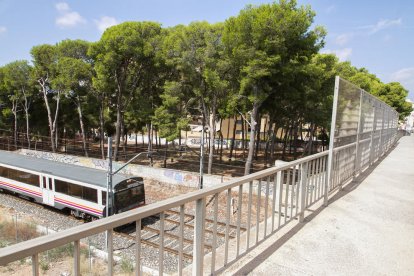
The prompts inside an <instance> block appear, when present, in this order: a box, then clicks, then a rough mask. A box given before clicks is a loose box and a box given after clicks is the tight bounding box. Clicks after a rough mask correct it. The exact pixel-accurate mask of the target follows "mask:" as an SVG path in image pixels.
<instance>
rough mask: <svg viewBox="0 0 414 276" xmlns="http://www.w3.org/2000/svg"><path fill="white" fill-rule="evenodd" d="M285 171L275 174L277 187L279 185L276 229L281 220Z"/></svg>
mask: <svg viewBox="0 0 414 276" xmlns="http://www.w3.org/2000/svg"><path fill="white" fill-rule="evenodd" d="M284 174H285V171H280V172H277V176H278V183H277V184H278V185H279V218H278V226H277V227H278V228H280V223H281V220H282V199H283V180H284V177H285V176H284Z"/></svg>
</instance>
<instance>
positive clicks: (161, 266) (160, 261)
mask: <svg viewBox="0 0 414 276" xmlns="http://www.w3.org/2000/svg"><path fill="white" fill-rule="evenodd" d="M164 217H165V214H164V212H161V213H160V240H159V247H160V252H159V254H160V255H159V256H158V257H159V259H158V271H159V274H160V275H163V274H164Z"/></svg>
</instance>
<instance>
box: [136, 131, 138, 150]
mask: <svg viewBox="0 0 414 276" xmlns="http://www.w3.org/2000/svg"><path fill="white" fill-rule="evenodd" d="M135 152H138V132H135Z"/></svg>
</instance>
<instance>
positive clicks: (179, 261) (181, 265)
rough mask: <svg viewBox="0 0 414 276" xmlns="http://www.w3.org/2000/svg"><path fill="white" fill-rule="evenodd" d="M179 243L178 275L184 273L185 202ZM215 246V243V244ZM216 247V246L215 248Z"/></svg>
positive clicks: (181, 213) (181, 209) (182, 210)
mask: <svg viewBox="0 0 414 276" xmlns="http://www.w3.org/2000/svg"><path fill="white" fill-rule="evenodd" d="M179 237H180V240H179V245H178V275H180V276H181V275H183V247H184V204H182V205H180V229H179ZM213 246H215V245H213ZM214 249H215V248H214Z"/></svg>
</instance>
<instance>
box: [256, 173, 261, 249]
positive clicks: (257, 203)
mask: <svg viewBox="0 0 414 276" xmlns="http://www.w3.org/2000/svg"><path fill="white" fill-rule="evenodd" d="M261 198H262V179H259V184H258V185H257V198H256V244H257V243H258V242H259V226H260V224H259V222H260V205H261Z"/></svg>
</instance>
